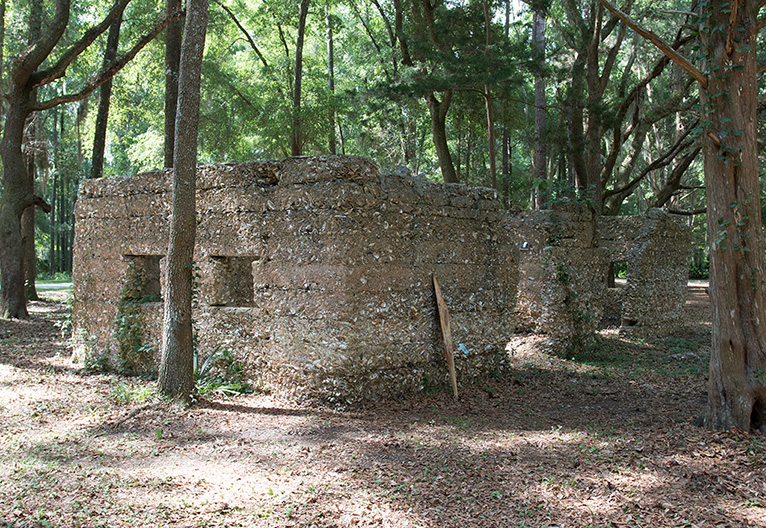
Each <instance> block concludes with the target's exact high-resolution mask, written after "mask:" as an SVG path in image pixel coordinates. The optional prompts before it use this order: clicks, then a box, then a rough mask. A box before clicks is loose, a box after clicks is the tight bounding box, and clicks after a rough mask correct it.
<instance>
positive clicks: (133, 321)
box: [114, 262, 154, 375]
mask: <svg viewBox="0 0 766 528" xmlns="http://www.w3.org/2000/svg"><path fill="white" fill-rule="evenodd" d="M145 286H146V272H145V271H144V269H143V268H142V267H141V266H139V265H137V264H136V263H134V262H132V263H131V264H130V265H129V266H128V270H127V272H126V277H125V284H124V286H123V287H122V291H121V292H120V299H119V301H118V304H117V317H116V318H115V330H114V338H115V340H116V341H117V345H118V352H117V371H118V372H121V373H123V374H132V375H136V374H148V373H151V372H152V371H153V370H154V346H153V345H152V344H151V343H147V342H145V336H144V332H145V328H146V323H145V321H144V315H143V312H142V310H141V304H142V303H144V302H147V301H149V300H154V299H147V298H146V297H145V296H144V287H145Z"/></svg>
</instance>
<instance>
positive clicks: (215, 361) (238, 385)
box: [194, 346, 253, 396]
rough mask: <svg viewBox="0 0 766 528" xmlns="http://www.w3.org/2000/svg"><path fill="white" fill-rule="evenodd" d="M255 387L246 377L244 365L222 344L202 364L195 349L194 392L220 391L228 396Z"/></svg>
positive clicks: (201, 393)
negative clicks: (222, 346)
mask: <svg viewBox="0 0 766 528" xmlns="http://www.w3.org/2000/svg"><path fill="white" fill-rule="evenodd" d="M249 392H253V388H252V387H251V386H250V384H249V383H248V382H247V380H245V378H244V369H243V368H242V365H241V364H240V363H239V362H238V361H237V360H236V359H234V358H233V357H232V356H231V352H230V351H229V350H226V349H223V348H221V347H220V346H217V347H215V349H214V350H213V352H212V353H211V354H210V355H209V356H208V357H207V358H206V359H205V360H204V361H202V363H201V364H200V356H199V352H198V351H197V349H196V347H195V350H194V393H195V395H199V396H201V395H203V394H208V393H218V394H223V395H226V396H234V395H236V394H247V393H249Z"/></svg>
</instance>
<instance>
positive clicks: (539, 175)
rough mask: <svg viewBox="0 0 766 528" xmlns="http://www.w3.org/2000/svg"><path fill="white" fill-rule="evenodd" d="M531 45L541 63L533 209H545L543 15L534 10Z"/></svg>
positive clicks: (537, 101) (537, 107) (537, 95)
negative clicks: (535, 183)
mask: <svg viewBox="0 0 766 528" xmlns="http://www.w3.org/2000/svg"><path fill="white" fill-rule="evenodd" d="M532 43H533V46H534V47H535V50H536V52H537V56H538V57H539V58H540V60H541V61H542V64H541V65H540V71H538V72H536V73H535V153H534V171H535V181H537V183H538V185H537V187H536V188H535V209H545V208H546V207H547V206H548V192H547V189H546V185H545V183H546V182H547V181H548V178H547V171H546V170H545V169H546V160H547V153H546V149H545V141H546V138H545V118H546V110H547V109H546V98H545V77H544V74H543V71H542V70H543V69H544V68H545V13H544V12H543V11H542V9H536V10H535V12H534V14H533V17H532Z"/></svg>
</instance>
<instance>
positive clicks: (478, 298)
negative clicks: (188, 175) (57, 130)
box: [74, 156, 518, 405]
mask: <svg viewBox="0 0 766 528" xmlns="http://www.w3.org/2000/svg"><path fill="white" fill-rule="evenodd" d="M197 189H198V190H197V215H198V230H197V245H196V251H195V261H196V265H197V266H198V270H197V276H198V282H199V289H198V293H197V295H196V298H195V308H194V319H195V321H196V330H197V332H198V334H199V345H198V347H199V349H200V352H201V355H202V356H203V357H204V356H205V355H207V354H210V353H211V352H212V351H213V350H215V348H216V347H222V348H225V349H227V350H229V351H230V352H231V353H232V354H233V355H234V357H235V359H237V360H238V361H239V362H241V363H242V364H243V365H244V367H245V369H246V372H247V373H248V374H249V375H250V376H251V377H252V378H253V379H256V380H257V382H258V383H259V384H261V385H262V386H263V387H264V388H266V389H269V390H272V391H275V392H277V393H280V394H283V395H286V396H290V397H294V398H298V399H316V400H321V401H325V402H328V403H332V404H335V405H344V404H356V403H360V402H367V401H373V400H377V399H383V398H392V397H396V396H398V395H401V394H405V393H409V392H413V391H417V390H421V389H422V388H423V387H424V385H428V384H434V385H447V384H448V381H447V380H448V378H447V374H446V372H447V370H446V366H445V360H444V349H443V346H442V337H441V332H440V330H439V324H438V316H437V312H436V302H435V298H434V290H433V287H432V276H433V275H435V276H436V277H437V278H438V279H439V282H440V284H441V288H442V290H443V292H444V295H445V298H446V300H447V303H448V305H449V308H450V310H451V323H452V332H453V338H454V341H455V343H456V346H457V345H458V344H462V345H463V347H459V348H458V352H457V354H456V362H457V365H458V372H459V375H460V376H461V377H462V379H469V378H473V377H477V376H482V375H486V374H487V373H489V372H491V371H493V370H499V369H502V368H503V366H504V362H505V361H506V354H505V344H506V342H507V341H508V338H509V337H510V336H511V334H513V332H514V330H515V322H514V311H513V306H514V304H515V300H516V285H517V282H518V275H517V270H518V265H517V262H516V258H517V254H518V252H517V251H516V249H515V243H513V242H512V241H511V237H510V235H509V233H508V231H507V230H505V229H504V228H503V222H502V218H503V215H504V212H503V211H502V210H501V204H500V202H499V201H498V199H497V196H496V194H495V192H494V191H491V190H488V189H477V188H471V187H466V186H461V185H442V184H435V183H431V182H426V181H421V180H419V179H413V178H410V177H408V176H403V175H381V174H380V173H379V171H378V169H377V168H376V167H375V166H374V165H373V164H372V163H371V162H369V161H367V160H365V159H361V158H350V157H340V156H328V157H317V158H291V159H287V160H284V161H278V162H259V163H248V164H242V165H209V166H205V167H201V168H200V169H199V172H198V183H197ZM169 199H170V174H169V173H168V172H167V171H165V172H153V173H147V174H143V175H140V176H138V177H133V178H109V179H101V180H93V181H91V180H88V181H84V182H82V183H81V186H80V194H79V198H78V202H77V207H76V240H75V251H74V255H75V262H74V283H75V306H74V325H75V335H76V337H77V342H78V345H77V349H78V356H79V357H80V358H82V359H83V360H88V358H90V359H89V360H91V361H93V358H104V359H105V360H106V361H107V362H108V363H109V364H110V365H112V366H118V367H119V362H120V352H119V343H118V339H116V332H117V331H118V328H117V326H118V324H117V321H118V320H122V321H123V322H124V320H125V313H124V308H120V306H121V301H120V299H121V298H122V300H123V303H122V306H123V307H124V304H125V303H124V300H125V298H126V296H127V297H130V298H131V299H133V300H135V299H140V300H141V301H143V302H140V303H138V310H139V311H140V314H139V316H138V320H139V321H140V335H139V340H140V341H141V346H143V347H144V349H149V350H151V351H152V357H153V362H154V365H150V367H154V368H156V363H157V360H158V353H157V351H158V349H159V340H160V335H161V321H162V303H161V297H162V286H161V284H162V280H163V279H162V277H163V274H164V271H163V265H164V259H163V255H164V254H165V252H166V240H167V232H168V227H169V216H170V203H169ZM133 317H134V318H133V319H131V321H133V323H131V324H133V325H134V326H135V321H136V319H135V316H133ZM118 333H119V332H118ZM120 335H121V336H122V337H121V338H120V339H122V340H124V339H125V337H124V335H122V334H120ZM465 351H467V353H466V352H465Z"/></svg>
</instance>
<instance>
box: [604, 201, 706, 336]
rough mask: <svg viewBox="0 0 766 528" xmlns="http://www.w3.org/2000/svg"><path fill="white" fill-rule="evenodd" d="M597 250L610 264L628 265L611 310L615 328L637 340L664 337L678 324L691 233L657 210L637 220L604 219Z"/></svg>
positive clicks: (681, 316)
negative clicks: (601, 249)
mask: <svg viewBox="0 0 766 528" xmlns="http://www.w3.org/2000/svg"><path fill="white" fill-rule="evenodd" d="M599 233H600V234H601V241H602V245H603V246H604V247H605V248H606V249H607V250H608V251H609V260H610V262H625V263H626V265H627V272H626V280H625V287H624V288H615V289H614V290H612V292H611V293H612V295H613V296H614V297H616V301H615V300H613V301H612V302H613V306H615V308H616V309H617V310H619V320H620V329H621V331H623V332H625V333H634V334H641V335H651V334H661V333H668V332H671V331H672V330H674V329H675V328H676V327H677V326H678V325H679V324H680V323H681V322H682V320H683V314H684V306H685V304H686V283H687V280H688V278H689V263H690V258H691V229H690V228H689V226H687V225H686V224H684V223H683V222H682V221H681V220H680V219H679V218H678V217H674V216H672V215H670V214H668V213H666V212H664V211H662V210H661V209H650V210H649V211H648V212H647V213H646V214H645V215H642V216H619V217H603V218H601V219H600V220H599Z"/></svg>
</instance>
